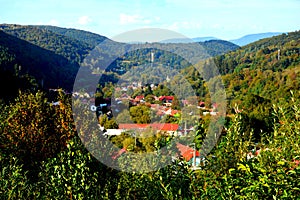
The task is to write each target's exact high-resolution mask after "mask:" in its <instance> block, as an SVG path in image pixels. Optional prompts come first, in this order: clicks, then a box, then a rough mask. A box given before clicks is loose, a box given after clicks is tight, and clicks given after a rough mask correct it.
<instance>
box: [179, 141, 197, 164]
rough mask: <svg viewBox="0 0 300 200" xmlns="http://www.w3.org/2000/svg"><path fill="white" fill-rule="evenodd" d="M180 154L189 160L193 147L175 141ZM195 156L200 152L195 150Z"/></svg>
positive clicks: (192, 153) (192, 154)
mask: <svg viewBox="0 0 300 200" xmlns="http://www.w3.org/2000/svg"><path fill="white" fill-rule="evenodd" d="M176 146H177V148H178V150H179V152H180V155H181V156H182V157H183V158H184V159H185V160H186V161H189V160H190V159H192V158H193V156H194V149H193V148H191V147H189V146H185V145H183V144H180V143H177V144H176ZM196 156H200V152H199V151H196Z"/></svg>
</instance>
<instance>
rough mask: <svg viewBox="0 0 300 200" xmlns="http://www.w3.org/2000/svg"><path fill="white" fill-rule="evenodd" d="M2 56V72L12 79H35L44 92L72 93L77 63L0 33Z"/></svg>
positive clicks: (0, 60)
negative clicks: (53, 90)
mask: <svg viewBox="0 0 300 200" xmlns="http://www.w3.org/2000/svg"><path fill="white" fill-rule="evenodd" d="M0 56H1V59H0V69H1V71H2V72H4V71H6V72H10V73H9V74H11V75H13V74H18V76H23V75H30V76H33V77H34V78H35V79H36V81H37V83H38V84H39V85H41V86H44V87H45V88H52V87H54V88H57V87H63V88H65V89H68V90H71V89H72V85H73V81H74V78H75V76H76V73H77V70H78V68H79V65H78V63H76V62H72V61H70V60H68V59H67V58H65V57H63V56H61V55H58V54H55V53H54V52H53V51H49V50H46V49H44V48H41V47H38V46H36V45H34V44H31V43H29V42H27V41H25V40H21V39H19V38H17V37H14V36H12V35H9V34H6V33H4V32H3V31H1V30H0ZM16 70H17V71H16ZM3 78H5V77H3ZM6 78H7V77H6ZM11 81H13V79H12V80H11ZM14 84H15V83H11V82H10V81H9V82H7V83H5V84H4V85H2V84H1V87H7V86H8V85H14ZM19 87H21V85H19Z"/></svg>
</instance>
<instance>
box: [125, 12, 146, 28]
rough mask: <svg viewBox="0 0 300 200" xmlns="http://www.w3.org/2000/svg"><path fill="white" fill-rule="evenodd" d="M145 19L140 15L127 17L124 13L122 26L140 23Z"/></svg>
mask: <svg viewBox="0 0 300 200" xmlns="http://www.w3.org/2000/svg"><path fill="white" fill-rule="evenodd" d="M142 19H143V18H142V17H141V16H140V15H127V14H124V13H121V14H120V24H121V25H126V24H134V23H137V22H140V21H141V20H142Z"/></svg>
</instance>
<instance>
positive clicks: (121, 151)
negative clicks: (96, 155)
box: [112, 148, 126, 160]
mask: <svg viewBox="0 0 300 200" xmlns="http://www.w3.org/2000/svg"><path fill="white" fill-rule="evenodd" d="M125 152H126V149H125V148H122V149H120V150H119V151H118V152H116V153H115V154H114V155H113V156H112V159H114V160H115V159H116V158H118V157H119V156H120V155H122V154H123V153H125Z"/></svg>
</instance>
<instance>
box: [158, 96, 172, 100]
mask: <svg viewBox="0 0 300 200" xmlns="http://www.w3.org/2000/svg"><path fill="white" fill-rule="evenodd" d="M159 100H160V101H163V100H167V101H173V100H174V97H173V96H161V97H159Z"/></svg>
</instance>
